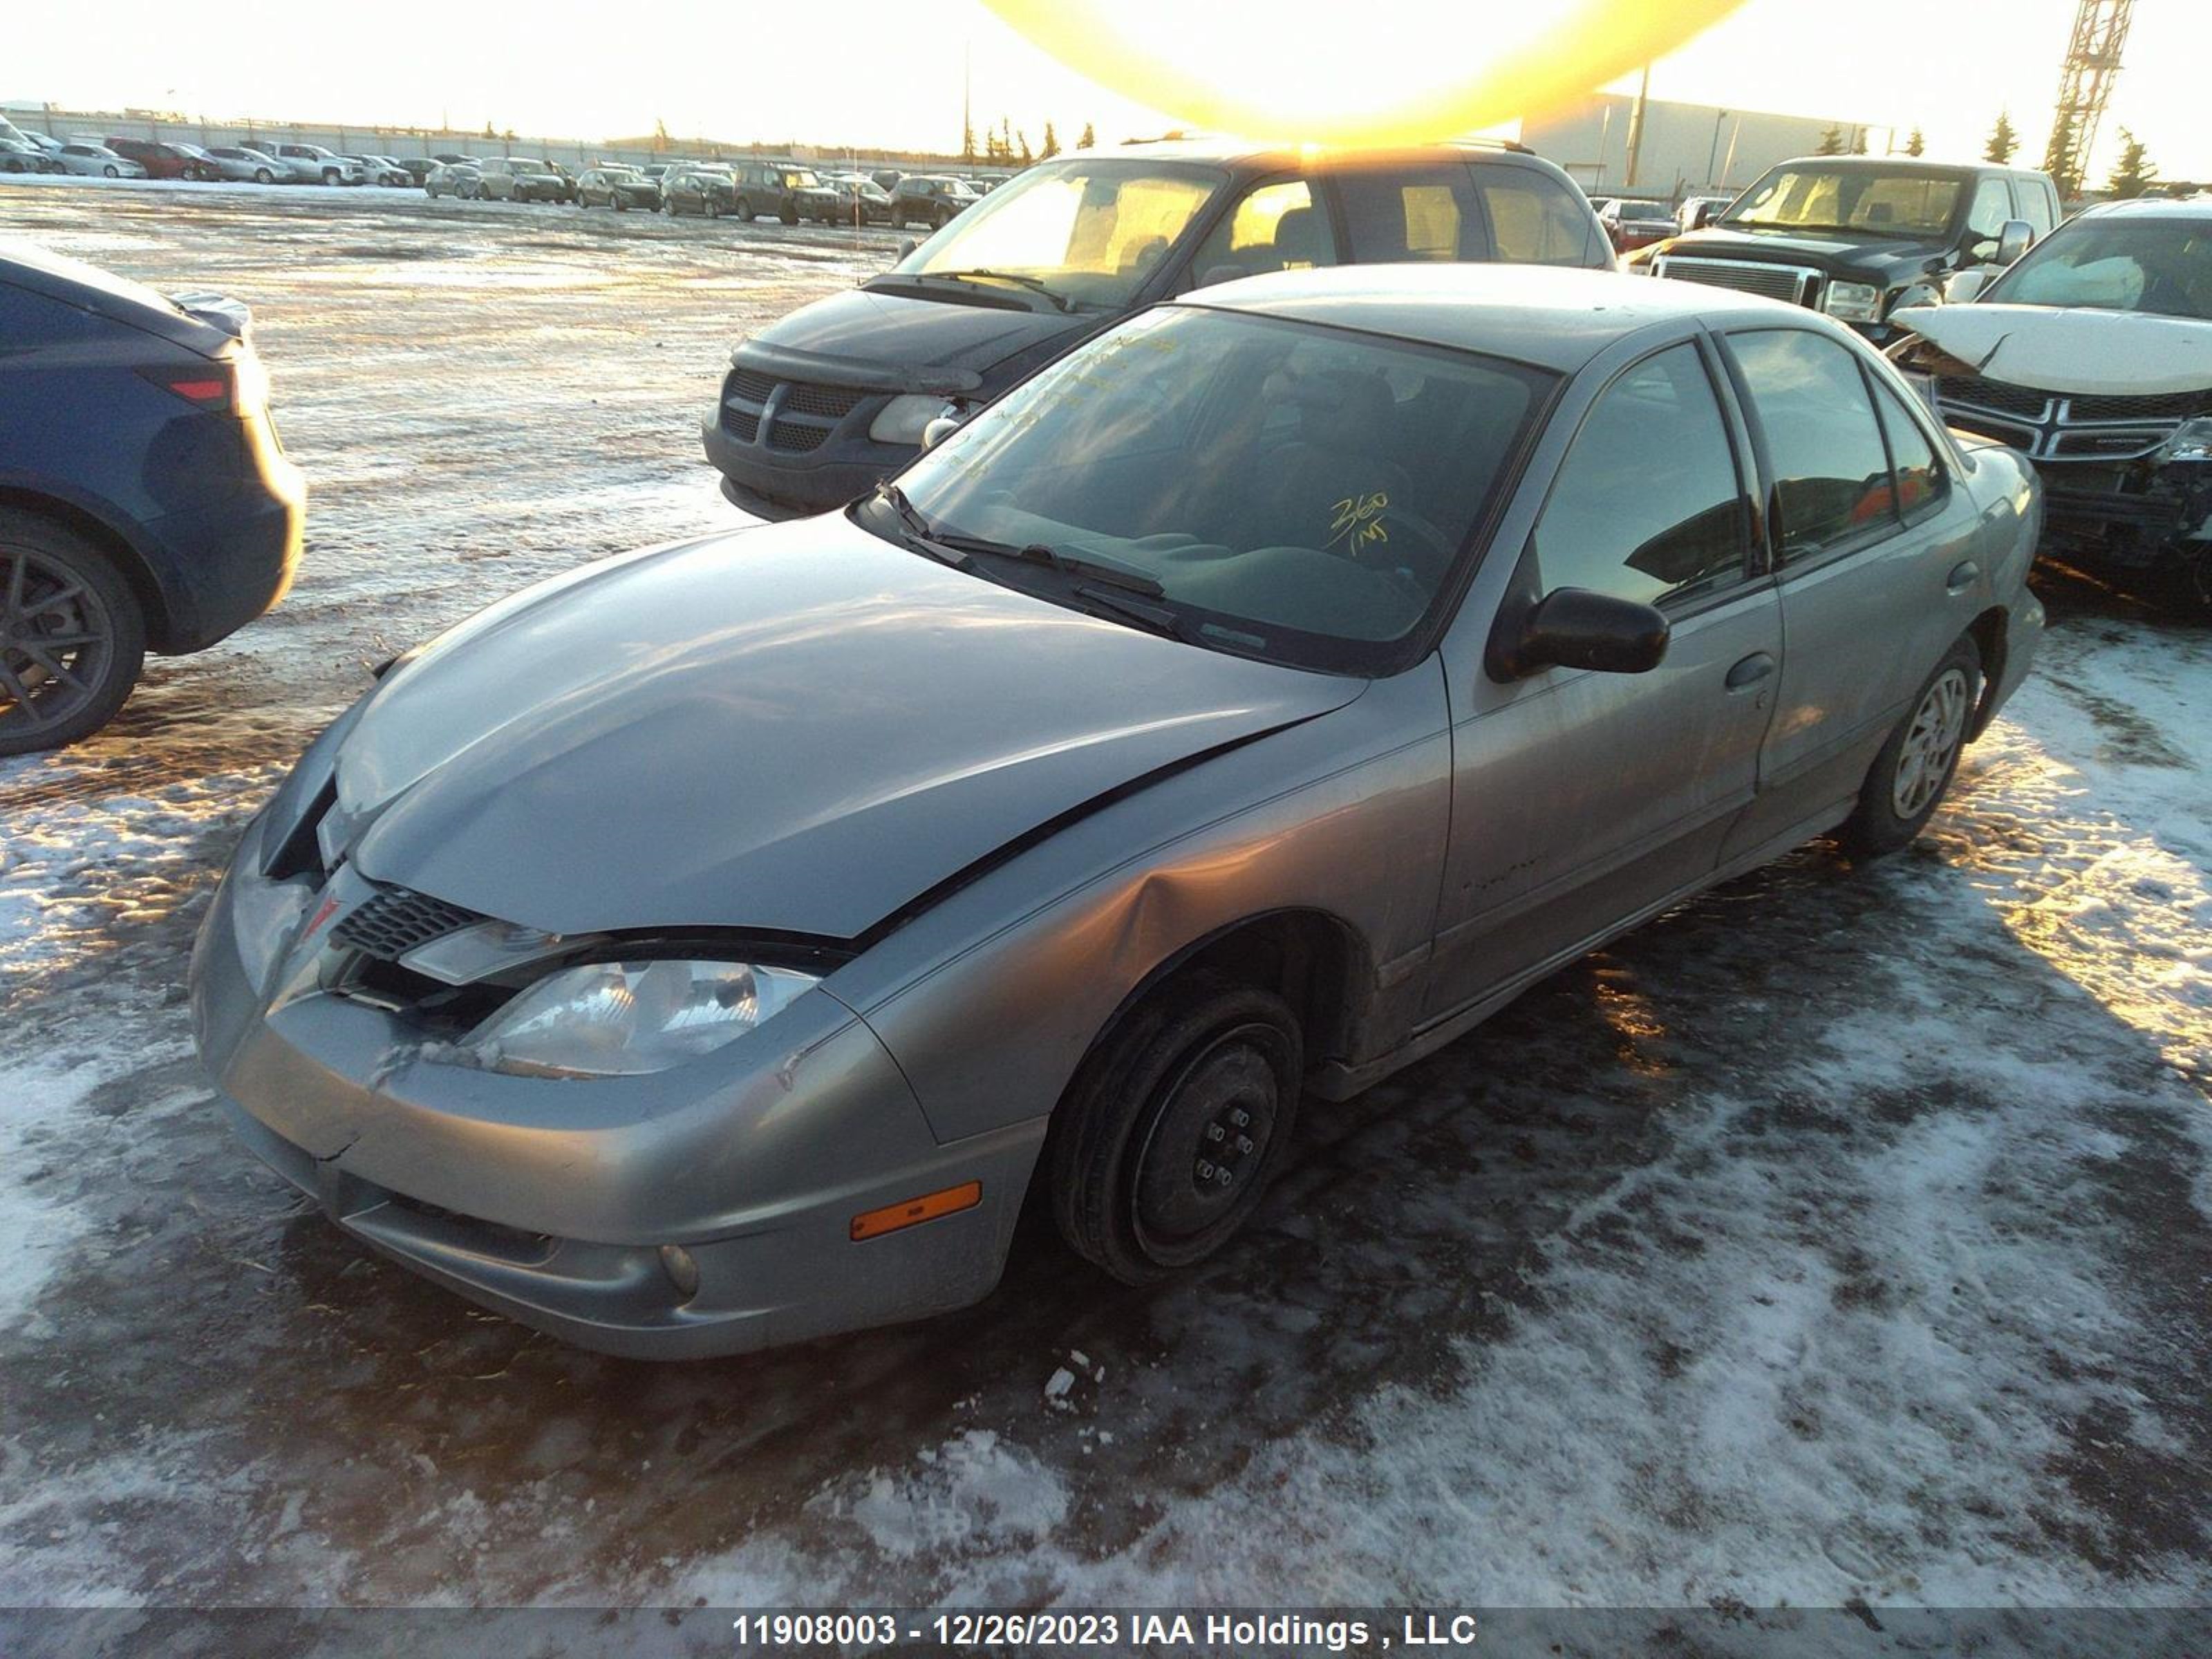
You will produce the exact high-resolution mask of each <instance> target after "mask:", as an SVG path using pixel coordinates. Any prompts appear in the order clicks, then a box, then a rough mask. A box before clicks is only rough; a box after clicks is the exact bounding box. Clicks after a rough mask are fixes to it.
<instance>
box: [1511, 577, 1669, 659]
mask: <svg viewBox="0 0 2212 1659" xmlns="http://www.w3.org/2000/svg"><path fill="white" fill-rule="evenodd" d="M1501 631H1502V633H1503V635H1504V637H1503V638H1501V639H1500V640H1498V641H1493V643H1492V649H1491V659H1492V660H1491V671H1492V674H1493V675H1495V676H1496V677H1497V678H1499V679H1504V680H1518V679H1526V678H1528V676H1529V675H1531V674H1534V673H1535V672H1536V671H1538V670H1539V669H1544V668H1587V669H1590V670H1593V671H1595V672H1597V673H1601V674H1648V673H1650V671H1652V670H1653V669H1655V668H1656V667H1657V666H1658V665H1660V664H1661V663H1662V661H1664V660H1665V659H1666V656H1667V642H1668V637H1669V635H1670V632H1671V630H1670V629H1668V625H1667V618H1666V617H1665V616H1663V615H1662V613H1661V612H1660V611H1658V610H1657V609H1656V608H1655V607H1653V606H1651V605H1638V603H1637V602H1636V601H1635V600H1633V599H1616V598H1614V597H1613V595H1612V594H1610V593H1594V592H1591V591H1590V590H1589V589H1588V588H1586V587H1560V588H1554V589H1553V591H1552V592H1549V593H1547V594H1546V595H1545V596H1544V597H1543V598H1542V599H1540V600H1538V601H1537V602H1536V603H1535V604H1534V605H1532V606H1530V607H1529V609H1528V611H1526V612H1525V613H1524V614H1523V615H1522V617H1521V620H1520V625H1519V626H1518V627H1517V628H1515V627H1512V626H1510V624H1509V625H1508V627H1507V628H1506V629H1504V630H1501Z"/></svg>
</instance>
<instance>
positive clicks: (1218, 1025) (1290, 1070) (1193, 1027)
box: [1044, 975, 1305, 1285]
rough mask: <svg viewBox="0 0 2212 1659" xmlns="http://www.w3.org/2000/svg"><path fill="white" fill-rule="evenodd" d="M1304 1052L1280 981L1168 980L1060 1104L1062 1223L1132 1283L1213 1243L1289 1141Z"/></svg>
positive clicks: (1084, 1249) (1172, 1267) (1054, 1145)
mask: <svg viewBox="0 0 2212 1659" xmlns="http://www.w3.org/2000/svg"><path fill="white" fill-rule="evenodd" d="M1304 1063H1305V1050H1304V1040H1303V1038H1302V1036H1301V1035H1300V1033H1299V1030H1298V1023H1297V1018H1296V1017H1295V1016H1294V1015H1293V1014H1292V1013H1291V1011H1290V1008H1289V1007H1288V1006H1287V1005H1285V1003H1284V1001H1283V1000H1282V999H1281V998H1280V997H1278V996H1276V995H1274V994H1273V993H1271V992H1267V991H1262V990H1258V989H1255V987H1250V986H1244V985H1237V984H1233V983H1231V982H1230V981H1225V980H1220V979H1216V978H1213V977H1211V976H1210V975H1188V976H1185V977H1182V978H1180V979H1176V980H1170V981H1168V982H1167V983H1166V984H1165V985H1164V986H1162V987H1159V988H1158V990H1156V991H1154V992H1153V993H1152V994H1151V995H1150V996H1149V997H1147V998H1146V1000H1144V1002H1142V1003H1141V1004H1139V1006H1137V1007H1136V1008H1135V1009H1133V1010H1132V1011H1131V1012H1129V1013H1128V1014H1127V1015H1126V1016H1125V1017H1124V1018H1123V1019H1122V1021H1121V1024H1120V1025H1119V1026H1117V1027H1116V1028H1115V1030H1113V1031H1112V1032H1111V1033H1109V1035H1108V1036H1107V1037H1106V1039H1105V1040H1104V1041H1103V1042H1101V1043H1100V1044H1099V1045H1098V1047H1097V1048H1095V1049H1093V1050H1092V1052H1091V1055H1090V1057H1089V1058H1088V1059H1086V1060H1085V1061H1084V1063H1083V1068H1082V1070H1081V1071H1080V1072H1079V1073H1077V1074H1076V1078H1075V1081H1074V1082H1073V1084H1071V1085H1069V1088H1068V1091H1067V1094H1066V1097H1065V1098H1063V1099H1062V1100H1061V1102H1060V1109H1059V1111H1058V1112H1057V1113H1056V1114H1055V1115H1054V1119H1053V1125H1052V1130H1051V1133H1050V1134H1049V1135H1048V1137H1047V1139H1046V1144H1045V1153H1044V1168H1045V1176H1046V1179H1047V1181H1048V1182H1049V1183H1050V1190H1051V1199H1052V1210H1053V1216H1054V1220H1056V1221H1057V1222H1058V1223H1059V1225H1060V1234H1061V1236H1062V1237H1065V1238H1066V1240H1067V1243H1068V1244H1069V1246H1070V1247H1071V1248H1072V1249H1074V1250H1075V1252H1076V1253H1077V1254H1078V1255H1081V1256H1083V1257H1084V1258H1085V1259H1086V1260H1088V1261H1093V1262H1096V1263H1097V1265H1098V1266H1099V1267H1103V1268H1104V1269H1105V1270H1106V1272H1108V1273H1111V1274H1112V1275H1113V1276H1114V1277H1115V1278H1116V1279H1120V1280H1121V1282H1122V1283H1123V1284H1125V1285H1142V1284H1146V1283H1149V1282H1151V1281H1152V1280H1153V1279H1161V1278H1164V1277H1165V1276H1166V1275H1167V1274H1169V1273H1173V1272H1175V1271H1176V1269H1178V1268H1182V1267H1189V1266H1191V1265H1193V1264H1194V1263H1195V1262H1198V1261H1203V1260H1205V1259H1206V1257H1207V1256H1209V1255H1212V1254H1213V1253H1214V1251H1216V1250H1218V1249H1220V1248H1221V1246H1222V1245H1223V1244H1225V1243H1227V1242H1228V1241H1229V1239H1230V1237H1231V1236H1232V1235H1234V1234H1235V1233H1236V1231H1237V1229H1238V1228H1239V1227H1241V1226H1243V1225H1244V1222H1245V1221H1246V1219H1247V1218H1249V1216H1250V1215H1251V1213H1252V1212H1253V1210H1254V1209H1255V1207H1257V1206H1258V1204H1259V1202H1260V1200H1261V1197H1262V1196H1263V1195H1264V1194H1265V1193H1266V1191H1267V1184H1268V1182H1271V1181H1272V1180H1273V1178H1274V1176H1275V1174H1276V1172H1277V1171H1278V1170H1279V1169H1280V1168H1281V1167H1282V1164H1283V1161H1284V1159H1285V1158H1286V1157H1287V1156H1288V1154H1289V1150H1290V1144H1291V1134H1292V1133H1293V1131H1294V1130H1295V1128H1296V1127H1297V1108H1298V1089H1299V1083H1300V1079H1301V1077H1302V1075H1303V1073H1304Z"/></svg>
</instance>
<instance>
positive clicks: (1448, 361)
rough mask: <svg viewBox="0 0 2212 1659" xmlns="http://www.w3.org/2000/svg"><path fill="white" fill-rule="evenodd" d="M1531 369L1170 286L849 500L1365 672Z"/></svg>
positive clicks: (1124, 608) (1027, 572) (894, 530)
mask: <svg viewBox="0 0 2212 1659" xmlns="http://www.w3.org/2000/svg"><path fill="white" fill-rule="evenodd" d="M1550 380H1551V377H1550V376H1548V375H1547V374H1544V373H1543V372H1541V371H1540V370H1536V369H1532V368H1524V367H1522V366H1521V365H1519V364H1515V363H1508V362H1503V361H1500V360H1498V359H1494V358H1489V357H1480V356H1473V355H1470V354H1467V353H1462V352H1453V351H1444V350H1441V349H1429V348H1425V347H1421V346H1415V345H1409V344H1401V343H1396V342H1393V341H1389V340H1384V339H1382V338H1379V337H1375V336H1372V335H1366V334H1356V333H1352V332H1350V331H1344V330H1339V329H1332V328H1322V327H1316V326H1314V325H1308V324H1303V323H1289V322H1283V321H1279V320H1276V319H1263V318H1253V317H1244V316H1239V315H1236V314H1234V313H1224V312H1216V311H1208V310H1203V309H1200V308H1199V307H1164V308H1161V309H1158V310H1155V311H1150V312H1146V313H1142V314H1140V315H1139V316H1137V317H1134V318H1133V319H1130V320H1129V321H1127V322H1126V323H1124V324H1122V325H1120V326H1119V327H1117V328H1115V329H1114V330H1113V331H1111V332H1109V333H1108V334H1105V335H1103V336H1102V337H1099V338H1098V339H1097V340H1096V341H1094V342H1092V343H1091V344H1089V345H1087V346H1085V347H1084V348H1082V349H1080V350H1079V351H1076V352H1074V353H1073V354H1071V355H1070V356H1067V357H1066V358H1065V359H1063V360H1062V361H1061V362H1059V363H1057V364H1055V365H1054V366H1053V367H1052V368H1048V369H1047V370H1045V371H1044V372H1043V373H1042V374H1038V375H1036V377H1035V378H1034V379H1032V380H1029V381H1028V382H1026V383H1025V384H1024V385H1023V386H1020V387H1019V388H1018V389H1017V390H1016V391H1014V392H1012V393H1010V394H1009V395H1008V396H1007V397H1006V398H1003V399H1001V400H1000V402H998V403H996V404H993V405H991V406H990V407H989V408H987V409H986V410H984V411H983V412H982V413H981V415H979V416H976V417H975V420H973V421H972V422H969V424H968V425H967V426H965V427H963V428H961V429H960V430H959V431H957V432H956V433H955V434H953V435H951V437H949V438H947V439H945V441H943V442H942V443H940V444H939V446H938V447H936V448H934V449H932V450H929V451H927V452H925V453H924V454H923V455H922V456H921V459H919V460H917V461H915V463H914V465H911V466H909V467H908V469H907V470H906V471H905V472H903V473H902V474H901V475H900V477H899V478H898V481H897V482H898V484H899V486H900V488H901V489H902V490H903V491H904V495H905V500H904V501H903V502H901V501H897V500H896V499H890V498H882V499H878V501H874V502H872V503H870V504H868V505H867V506H865V507H861V508H860V509H858V513H859V516H860V521H861V522H862V523H864V524H866V525H867V526H868V527H870V528H871V529H873V530H875V531H876V532H877V533H878V534H881V535H884V536H886V537H889V538H894V539H904V540H907V541H908V542H909V544H916V545H919V546H920V547H921V550H922V551H924V552H927V551H930V550H931V548H930V546H929V545H928V544H929V543H935V544H936V545H937V547H938V548H939V550H940V551H944V550H949V551H951V553H953V554H955V555H956V556H957V555H960V554H962V553H963V550H964V552H965V554H966V559H965V562H966V564H967V565H968V567H969V568H971V569H972V570H973V571H974V572H975V574H977V575H979V576H982V577H987V578H990V579H993V580H1002V581H1005V582H1006V583H1008V584H1009V585H1011V586H1023V587H1026V588H1029V589H1030V590H1031V591H1033V592H1037V593H1038V594H1039V595H1040V596H1041V597H1042V598H1045V599H1051V600H1054V601H1055V602H1056V603H1060V604H1064V605H1071V606H1073V607H1074V608H1076V609H1080V610H1094V611H1097V612H1098V613H1099V614H1101V615H1104V616H1109V617H1113V618H1115V620H1118V621H1121V622H1124V623H1127V624H1128V625H1130V626H1133V627H1147V628H1151V629H1155V630H1156V631H1158V632H1161V633H1164V634H1170V635H1174V636H1176V637H1178V638H1181V639H1182V640H1184V641H1187V642H1188V643H1190V644H1192V645H1195V646H1201V647H1208V648H1212V649H1215V650H1221V651H1227V652H1231V653H1236V654H1239V655H1244V656H1254V657H1260V658H1263V659H1267V660H1270V661H1276V662H1281V663H1285V664H1288V665H1293V666H1298V667H1308V668H1320V669H1325V670H1331V671H1339V672H1355V673H1358V672H1376V671H1382V669H1383V666H1384V665H1386V664H1387V663H1389V661H1390V660H1391V659H1393V658H1394V656H1395V651H1396V647H1398V646H1399V645H1400V643H1401V642H1402V641H1405V639H1406V638H1407V636H1408V635H1411V634H1412V633H1413V632H1414V631H1415V630H1416V629H1419V627H1420V625H1421V623H1423V621H1424V619H1425V617H1427V616H1428V615H1429V613H1430V612H1431V611H1432V610H1433V609H1434V608H1435V606H1436V605H1437V602H1438V596H1439V595H1440V594H1441V593H1443V592H1444V591H1445V590H1446V588H1447V587H1448V586H1449V583H1450V578H1451V575H1452V573H1453V571H1454V569H1455V567H1456V565H1457V563H1458V562H1459V559H1460V557H1461V556H1462V550H1463V549H1464V548H1465V546H1466V544H1467V543H1468V538H1469V536H1470V534H1471V533H1472V532H1473V531H1474V528H1475V526H1477V524H1478V523H1479V522H1480V520H1481V518H1482V515H1483V512H1484V508H1485V507H1486V504H1487V502H1488V501H1489V500H1490V498H1491V496H1492V493H1493V491H1494V490H1495V489H1496V488H1497V486H1498V482H1499V480H1500V478H1501V477H1502V476H1503V475H1504V470H1505V463H1506V459H1507V458H1508V457H1509V456H1510V454H1511V453H1513V452H1514V450H1515V449H1516V446H1517V445H1518V443H1519V441H1520V440H1521V435H1522V431H1523V429H1524V428H1526V427H1527V425H1528V422H1529V418H1530V415H1531V412H1532V410H1534V408H1535V407H1536V406H1537V405H1538V404H1539V403H1540V401H1541V392H1542V391H1543V389H1544V387H1545V386H1547V385H1548V384H1549V383H1550ZM902 506H903V507H906V508H908V511H907V512H906V513H902V512H901V511H900V508H901V507H902ZM916 538H921V539H920V540H919V541H917V539H916ZM956 562H958V560H957V558H956Z"/></svg>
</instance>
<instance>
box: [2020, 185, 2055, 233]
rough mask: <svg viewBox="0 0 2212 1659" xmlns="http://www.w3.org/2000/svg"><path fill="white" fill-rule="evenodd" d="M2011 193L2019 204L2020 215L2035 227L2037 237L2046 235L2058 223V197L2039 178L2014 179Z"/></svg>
mask: <svg viewBox="0 0 2212 1659" xmlns="http://www.w3.org/2000/svg"><path fill="white" fill-rule="evenodd" d="M2012 193H2013V196H2014V197H2015V200H2016V201H2017V202H2018V203H2019V204H2020V216H2021V218H2023V219H2025V220H2027V222H2028V223H2030V224H2031V225H2033V226H2034V227H2035V234H2036V235H2037V236H2039V237H2043V236H2048V235H2049V234H2051V231H2052V230H2053V229H2054V228H2056V227H2057V223H2058V198H2057V193H2056V192H2054V191H2052V190H2051V186H2050V185H2046V184H2045V183H2044V182H2043V180H2042V179H2014V180H2013V189H2012Z"/></svg>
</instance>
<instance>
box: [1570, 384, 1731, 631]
mask: <svg viewBox="0 0 2212 1659" xmlns="http://www.w3.org/2000/svg"><path fill="white" fill-rule="evenodd" d="M1536 563H1537V567H1538V568H1539V570H1540V571H1541V574H1542V576H1543V585H1544V589H1545V591H1546V592H1551V591H1552V590H1553V589H1555V588H1561V587H1585V588H1588V589H1589V590H1590V591H1591V592H1597V593H1609V594H1611V595H1613V597H1615V598H1617V599H1634V600H1636V601H1637V602H1638V603H1639V604H1644V605H1656V604H1658V603H1660V602H1662V600H1669V599H1674V600H1686V599H1694V598H1699V597H1702V596H1704V595H1705V594H1708V593H1712V592H1718V591H1720V590H1721V589H1723V588H1725V587H1728V586H1731V585H1732V584H1734V583H1735V582H1736V581H1738V580H1741V578H1742V576H1743V574H1744V539H1743V503H1742V488H1741V483H1739V481H1738V479H1737V477H1736V467H1735V450H1734V448H1733V447H1731V446H1730V444H1729V435H1728V428H1727V427H1726V426H1724V425H1723V423H1722V420H1721V411H1720V405H1719V404H1718V403H1717V401H1716V400H1715V399H1714V397H1713V387H1712V381H1711V380H1710V379H1709V378H1708V377H1707V375H1706V374H1705V364H1704V362H1702V361H1701V360H1700V359H1699V356H1698V349H1697V348H1696V347H1695V346H1693V345H1688V344H1683V345H1676V346H1669V347H1668V348H1667V349H1665V350H1664V351H1661V352H1657V353H1656V354H1654V355H1653V356H1649V357H1646V358H1645V359H1644V361H1643V362H1640V363H1638V364H1637V365H1636V366H1635V367H1634V368H1632V369H1630V370H1629V371H1628V372H1627V373H1626V374H1623V375H1622V376H1621V377H1620V379H1619V380H1615V381H1614V382H1613V384H1612V385H1611V386H1607V388H1606V389H1605V391H1604V392H1603V393H1601V395H1600V397H1599V398H1598V400H1597V402H1596V403H1595V404H1592V405H1591V406H1590V412H1589V416H1588V417H1587V418H1586V419H1584V421H1583V424H1582V429H1581V430H1580V431H1579V432H1577V434H1576V435H1575V441H1574V447H1572V448H1571V449H1570V450H1569V451H1568V452H1567V459H1566V461H1565V465H1562V466H1561V467H1560V469H1559V477H1558V478H1557V479H1556V480H1555V481H1554V482H1553V485H1552V494H1551V498H1550V499H1549V500H1548V501H1546V502H1545V504H1544V516H1543V519H1542V521H1541V523H1539V524H1538V526H1537V527H1536Z"/></svg>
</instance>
